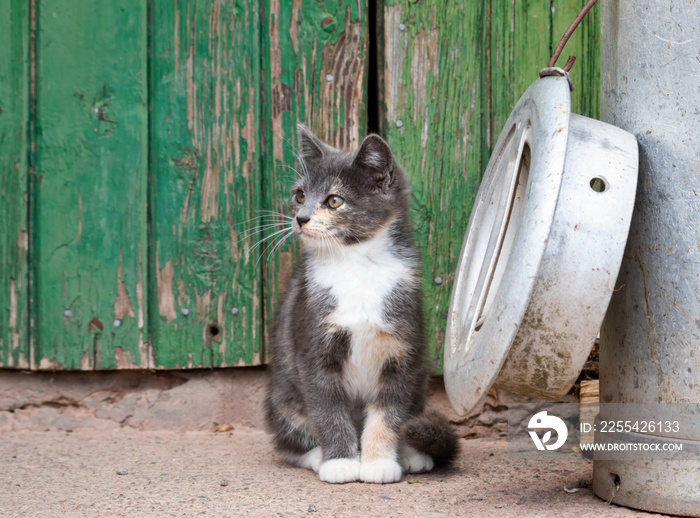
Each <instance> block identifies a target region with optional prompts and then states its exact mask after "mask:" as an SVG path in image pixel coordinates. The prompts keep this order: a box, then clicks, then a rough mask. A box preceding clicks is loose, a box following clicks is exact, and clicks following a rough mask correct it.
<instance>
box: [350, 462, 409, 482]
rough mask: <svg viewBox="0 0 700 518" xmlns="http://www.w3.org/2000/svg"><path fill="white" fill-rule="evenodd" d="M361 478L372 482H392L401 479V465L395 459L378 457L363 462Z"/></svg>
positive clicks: (363, 480)
mask: <svg viewBox="0 0 700 518" xmlns="http://www.w3.org/2000/svg"><path fill="white" fill-rule="evenodd" d="M360 480H362V482H371V483H372V484H391V483H393V482H398V481H399V480H401V466H400V465H399V463H398V462H396V461H395V460H394V459H377V460H373V461H370V462H363V463H362V467H361V468H360Z"/></svg>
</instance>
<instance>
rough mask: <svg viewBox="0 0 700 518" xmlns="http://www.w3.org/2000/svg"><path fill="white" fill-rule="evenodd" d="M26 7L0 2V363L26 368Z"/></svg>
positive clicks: (22, 2) (11, 0) (17, 0)
mask: <svg viewBox="0 0 700 518" xmlns="http://www.w3.org/2000/svg"><path fill="white" fill-rule="evenodd" d="M28 125H29V6H28V2H26V0H6V1H3V2H2V3H0V222H1V223H0V367H16V368H27V367H29V363H30V355H29V311H28V306H27V303H28V280H29V279H28V276H27V271H28V261H27V249H28V221H27V195H28V192H27V191H28V183H27V180H28V168H29V164H28V153H29V147H28Z"/></svg>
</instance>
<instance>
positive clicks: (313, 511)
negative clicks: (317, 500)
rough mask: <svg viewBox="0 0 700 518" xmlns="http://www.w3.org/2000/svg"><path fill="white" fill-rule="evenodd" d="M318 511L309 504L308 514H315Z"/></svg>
mask: <svg viewBox="0 0 700 518" xmlns="http://www.w3.org/2000/svg"><path fill="white" fill-rule="evenodd" d="M316 511H318V508H317V507H316V506H315V505H314V504H309V511H308V512H310V513H315V512H316Z"/></svg>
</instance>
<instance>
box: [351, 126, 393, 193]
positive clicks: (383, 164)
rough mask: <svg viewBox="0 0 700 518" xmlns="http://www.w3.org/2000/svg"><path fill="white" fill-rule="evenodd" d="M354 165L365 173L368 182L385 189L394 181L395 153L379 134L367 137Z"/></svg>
mask: <svg viewBox="0 0 700 518" xmlns="http://www.w3.org/2000/svg"><path fill="white" fill-rule="evenodd" d="M353 165H355V166H357V167H359V168H360V169H361V170H362V171H363V172H364V173H365V175H366V178H367V181H368V182H370V183H373V184H374V185H376V186H377V187H378V188H379V189H381V190H383V191H384V190H386V189H387V188H388V187H389V186H390V185H391V183H392V182H393V181H394V155H392V153H391V149H389V144H387V143H386V142H385V141H384V139H383V138H382V137H380V136H379V135H368V136H366V137H365V139H364V140H363V141H362V145H361V146H360V150H359V151H358V152H357V156H356V157H355V161H354V162H353Z"/></svg>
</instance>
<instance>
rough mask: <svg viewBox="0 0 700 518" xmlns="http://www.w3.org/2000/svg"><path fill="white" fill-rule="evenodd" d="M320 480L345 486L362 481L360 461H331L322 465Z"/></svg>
mask: <svg viewBox="0 0 700 518" xmlns="http://www.w3.org/2000/svg"><path fill="white" fill-rule="evenodd" d="M318 478H319V479H321V480H322V481H323V482H330V483H331V484H345V483H346V482H354V481H355V480H359V479H360V461H359V459H331V460H327V461H326V462H324V463H322V464H321V466H320V467H319V469H318Z"/></svg>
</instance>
